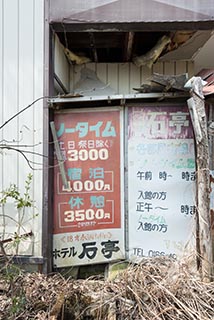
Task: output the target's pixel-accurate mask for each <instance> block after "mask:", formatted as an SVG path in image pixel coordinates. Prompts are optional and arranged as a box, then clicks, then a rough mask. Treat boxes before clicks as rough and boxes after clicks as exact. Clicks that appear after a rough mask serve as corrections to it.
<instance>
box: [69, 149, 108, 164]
mask: <svg viewBox="0 0 214 320" xmlns="http://www.w3.org/2000/svg"><path fill="white" fill-rule="evenodd" d="M98 159H100V160H107V159H108V149H105V148H103V149H99V150H97V149H90V150H85V149H83V150H68V161H78V160H80V161H87V160H92V161H93V160H94V161H95V160H98Z"/></svg>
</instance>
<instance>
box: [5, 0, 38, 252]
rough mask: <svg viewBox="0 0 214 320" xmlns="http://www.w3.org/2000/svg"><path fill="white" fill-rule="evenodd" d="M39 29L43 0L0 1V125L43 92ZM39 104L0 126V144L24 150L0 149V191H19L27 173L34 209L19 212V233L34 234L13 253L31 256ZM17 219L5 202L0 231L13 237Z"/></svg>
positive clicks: (35, 243)
mask: <svg viewBox="0 0 214 320" xmlns="http://www.w3.org/2000/svg"><path fill="white" fill-rule="evenodd" d="M43 29H44V0H0V106H1V112H0V125H2V124H4V123H5V122H6V121H7V120H8V119H10V117H12V116H13V115H15V114H16V113H18V112H19V111H20V110H22V109H23V108H24V107H25V106H27V105H28V104H30V103H32V101H34V100H35V99H37V98H38V97H41V96H42V95H43V47H44V45H43ZM42 107H43V102H42V101H40V102H38V103H36V104H35V105H34V106H32V107H30V108H29V109H28V110H26V111H25V112H23V113H22V114H20V115H19V116H17V117H15V118H14V119H13V120H12V121H10V122H9V123H8V124H7V125H5V126H4V128H3V129H1V130H0V140H1V142H0V144H1V146H3V145H4V144H5V145H7V146H10V147H12V148H14V149H20V150H25V153H24V154H21V153H18V152H17V151H15V150H13V151H12V150H8V149H3V150H2V149H1V150H0V152H1V154H0V190H5V189H6V188H8V187H9V186H10V184H11V183H15V184H16V185H17V186H18V188H19V190H20V191H21V192H24V181H25V179H26V177H27V175H28V174H29V173H32V174H33V182H32V189H31V196H32V198H33V200H34V201H35V206H36V208H35V209H33V210H28V211H26V212H25V215H24V221H25V222H24V223H23V225H24V228H21V231H20V233H25V231H26V232H29V231H31V230H32V231H33V233H34V238H31V239H28V240H26V242H25V244H24V246H21V247H20V249H19V252H18V253H19V254H23V253H24V254H30V255H34V256H40V255H41V216H42V161H43V158H42V156H40V155H36V154H35V152H36V153H37V154H41V155H42V150H43V146H42V139H43V125H42V123H43V114H42ZM26 151H27V152H28V153H26ZM24 156H25V157H26V158H27V159H28V163H27V161H26V159H25V157H24ZM30 167H32V168H34V169H35V170H32V168H30ZM36 213H39V215H38V216H37V217H35V218H32V216H33V215H34V214H36ZM7 215H8V216H10V218H8V217H7ZM21 217H22V213H21V216H19V215H18V213H17V211H16V210H15V209H14V207H13V205H12V204H11V203H8V204H6V205H5V206H4V208H0V235H2V234H3V236H4V238H7V237H10V236H11V235H13V233H14V232H15V231H16V230H17V221H18V220H20V219H21Z"/></svg>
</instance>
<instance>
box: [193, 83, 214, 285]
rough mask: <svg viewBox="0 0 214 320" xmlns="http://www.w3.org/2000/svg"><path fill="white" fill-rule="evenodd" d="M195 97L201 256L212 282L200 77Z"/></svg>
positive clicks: (205, 276) (205, 274) (206, 277)
mask: <svg viewBox="0 0 214 320" xmlns="http://www.w3.org/2000/svg"><path fill="white" fill-rule="evenodd" d="M191 95H192V97H191V98H190V99H189V100H188V101H187V103H188V107H189V109H190V115H191V119H192V125H193V129H194V133H195V142H196V167H197V174H196V188H197V190H196V194H197V201H196V202H197V218H196V222H197V227H196V239H197V249H198V252H197V254H198V255H197V256H198V262H199V271H200V272H201V277H202V280H203V281H205V282H209V281H211V278H212V264H213V251H212V238H211V217H210V170H209V144H208V136H207V119H206V112H205V102H204V99H203V86H202V81H201V78H200V77H196V78H195V79H194V81H193V82H192V90H191Z"/></svg>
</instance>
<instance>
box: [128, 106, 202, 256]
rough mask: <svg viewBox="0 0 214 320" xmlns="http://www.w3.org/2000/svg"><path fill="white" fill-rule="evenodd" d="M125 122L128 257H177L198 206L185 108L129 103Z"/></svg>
mask: <svg viewBox="0 0 214 320" xmlns="http://www.w3.org/2000/svg"><path fill="white" fill-rule="evenodd" d="M128 121H129V124H128V203H129V205H128V211H129V230H128V240H129V241H128V242H129V258H130V259H131V260H133V261H138V260H140V259H142V257H154V256H171V257H174V258H176V257H177V256H180V255H182V254H183V252H184V250H186V246H187V244H188V241H189V239H190V238H191V237H192V231H193V230H192V227H193V225H194V214H195V210H196V207H195V191H194V185H195V157H194V140H193V132H192V129H191V126H190V118H189V113H188V110H187V108H185V107H183V108H182V107H181V106H159V107H156V106H152V107H151V106H148V107H129V110H128ZM192 238H193V237H192Z"/></svg>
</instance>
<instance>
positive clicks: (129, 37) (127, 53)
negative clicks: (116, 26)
mask: <svg viewBox="0 0 214 320" xmlns="http://www.w3.org/2000/svg"><path fill="white" fill-rule="evenodd" d="M133 43H134V32H132V31H130V32H127V33H126V36H125V44H124V52H123V61H124V62H128V61H130V59H131V56H132V49H133Z"/></svg>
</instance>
